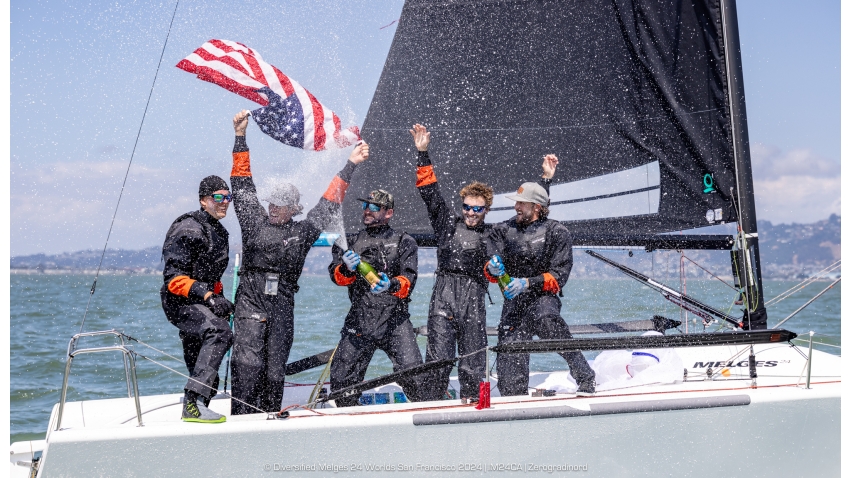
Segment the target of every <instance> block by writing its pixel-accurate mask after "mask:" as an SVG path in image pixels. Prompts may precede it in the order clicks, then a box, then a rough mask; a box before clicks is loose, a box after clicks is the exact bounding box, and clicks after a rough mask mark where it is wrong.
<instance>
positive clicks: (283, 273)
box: [230, 111, 369, 415]
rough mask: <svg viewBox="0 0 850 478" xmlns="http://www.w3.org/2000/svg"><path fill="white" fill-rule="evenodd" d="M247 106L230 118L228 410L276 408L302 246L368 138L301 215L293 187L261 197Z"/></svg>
mask: <svg viewBox="0 0 850 478" xmlns="http://www.w3.org/2000/svg"><path fill="white" fill-rule="evenodd" d="M247 128H248V111H242V112H240V113H238V114H237V115H236V116H235V117H234V118H233V129H234V132H235V133H236V141H235V144H234V146H233V171H232V172H231V173H230V184H232V185H233V196H234V203H233V206H234V208H235V209H236V217H237V218H238V219H239V226H240V227H241V229H242V252H243V262H242V267H241V268H240V270H239V276H240V281H239V288H238V290H237V293H236V314H235V317H234V333H235V338H234V345H233V361H232V363H233V397H234V398H237V399H239V400H241V401H242V402H246V403H248V404H250V405H252V406H253V407H256V408H252V407H250V406H247V405H245V404H243V403H240V402H238V401H236V400H232V401H231V414H233V415H241V414H247V413H258V410H257V408H258V409H260V410H264V411H277V410H280V405H281V401H282V400H283V388H284V379H285V375H286V362H287V360H288V359H289V352H290V349H291V348H292V341H293V328H294V309H295V293H296V292H298V279H299V278H300V277H301V271H302V269H303V268H304V260H305V259H306V257H307V253H308V252H309V251H310V248H311V247H312V246H313V243H314V242H316V239H318V238H319V235H320V234H321V233H322V231H326V230H329V229H330V228H331V227H333V226H334V225H335V224H334V223H337V222H340V223H341V221H342V219H341V217H340V205H341V204H342V200H343V198H344V197H345V190H346V189H347V188H348V184H349V182H350V181H351V175H352V174H353V173H354V170H355V168H356V167H357V165H358V164H360V163H362V162H363V161H365V160H366V159H367V158H368V157H369V145H367V144H366V143H360V144H358V145H357V146H355V148H354V150H353V151H352V153H351V155H350V156H349V158H348V161H347V162H346V164H345V167H344V168H343V169H342V171H340V172H339V173H338V174H337V175H336V176H334V178H333V179H332V180H331V183H330V185H329V186H328V188H327V190H326V191H325V193H324V195H323V196H322V197H321V198H320V199H319V201H318V203H316V206H315V207H313V208H312V209H311V210H310V211H309V212H308V213H307V217H306V219H305V220H303V221H295V220H293V219H292V218H293V217H295V216H298V215H299V214H300V213H301V211H302V209H303V207H302V206H301V204H300V198H301V195H300V193H299V191H298V189H297V188H296V187H295V186H293V185H292V184H289V183H281V184H278V185H277V186H276V187H275V188H274V189H273V190H272V191H271V193H270V194H268V195H267V196H265V197H264V198H263V199H264V200H266V201H268V202H269V207H268V212H266V210H265V209H264V208H263V206H262V205H261V204H260V201H259V198H258V197H257V189H256V187H255V185H254V179H253V177H252V174H251V159H250V152H249V150H248V144H247V142H246V141H245V132H246V130H247Z"/></svg>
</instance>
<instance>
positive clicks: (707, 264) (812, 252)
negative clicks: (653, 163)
mask: <svg viewBox="0 0 850 478" xmlns="http://www.w3.org/2000/svg"><path fill="white" fill-rule="evenodd" d="M758 226H759V241H760V244H761V258H762V269H763V273H764V276H765V277H766V278H798V277H805V276H807V275H809V274H812V273H814V272H817V271H819V270H820V269H822V268H823V267H825V266H827V265H829V264H831V263H833V262H834V261H835V260H837V259H840V258H841V217H840V216H837V215H832V216H830V217H829V219H825V220H823V221H818V222H815V223H811V224H777V225H773V224H771V223H770V222H769V221H759V223H758ZM240 250H241V247H240V246H234V247H232V248H231V253H230V255H231V264H232V263H233V262H232V261H233V256H234V255H235V254H236V252H239V251H240ZM602 252H603V253H604V254H606V255H610V257H611V258H612V259H614V260H616V261H618V262H622V263H623V264H625V265H628V266H629V267H632V268H633V269H636V270H639V271H643V272H649V273H653V274H659V273H661V272H663V273H664V274H667V275H669V274H673V273H676V274H678V267H679V262H680V259H679V257H678V253H676V252H673V251H670V252H656V253H654V254H646V253H644V252H643V251H640V250H637V251H633V255H632V256H631V257H630V256H628V255H627V254H625V252H626V251H625V250H617V249H612V250H611V251H610V252H606V251H604V250H603V251H602ZM685 254H686V256H687V257H689V258H691V259H693V260H694V261H696V262H697V263H699V264H700V265H701V266H703V267H704V268H706V269H708V270H709V271H712V272H713V273H716V274H718V275H722V276H728V275H729V274H730V266H729V253H728V252H726V251H686V252H685ZM100 255H101V251H93V250H89V251H79V252H70V253H63V254H55V255H47V254H33V255H28V256H16V257H12V259H11V264H10V266H11V269H12V272H18V273H42V272H43V273H68V272H80V273H88V272H94V270H95V269H96V268H97V264H98V262H99V261H100ZM329 261H330V248H326V247H317V248H314V249H313V250H312V251H311V252H310V254H309V256H308V257H307V261H306V262H305V264H304V273H305V274H327V266H328V263H329ZM682 261H684V262H685V263H686V273H687V274H688V275H689V276H696V277H707V273H705V272H704V271H702V270H701V269H700V268H699V267H698V266H695V265H692V264H691V263H690V261H687V260H682ZM419 263H420V272H421V273H423V274H427V273H430V272H433V271H434V269H435V268H436V255H435V253H434V250H433V249H431V250H427V249H425V250H422V251H420V260H419ZM671 269H672V270H671ZM103 271H105V272H106V273H124V274H127V273H130V274H132V273H136V274H151V273H160V272H161V271H162V262H161V249H160V246H153V247H148V248H146V249H142V250H124V249H109V250H107V251H106V255H105V257H104V260H103ZM619 276H620V274H619V272H617V271H615V270H614V269H613V268H611V267H610V266H607V265H605V264H603V263H601V262H600V261H598V260H595V259H593V258H591V257H589V256H587V255H586V254H584V253H582V252H581V251H578V250H577V251H576V252H575V266H574V268H573V277H619Z"/></svg>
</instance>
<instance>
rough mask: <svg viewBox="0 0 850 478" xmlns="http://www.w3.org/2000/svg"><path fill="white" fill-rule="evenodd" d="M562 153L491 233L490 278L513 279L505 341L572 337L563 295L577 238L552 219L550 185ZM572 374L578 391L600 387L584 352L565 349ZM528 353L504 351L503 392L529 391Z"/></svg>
mask: <svg viewBox="0 0 850 478" xmlns="http://www.w3.org/2000/svg"><path fill="white" fill-rule="evenodd" d="M557 164H558V158H557V157H556V156H555V155H553V154H549V155H547V156H546V157H545V158H544V163H543V169H544V181H543V185H541V184H537V183H524V184H523V185H522V186H520V187H519V189H518V190H517V193H516V194H515V195H513V196H508V199H510V200H513V201H516V204H515V205H514V211H516V216H514V217H513V218H512V219H509V220H507V221H505V222H502V223H499V224H496V225H494V227H493V231H492V232H491V234H490V235H489V237H488V253H489V255H490V256H491V257H492V259H491V260H490V262H488V263H487V265H486V266H485V268H484V273H485V275H486V277H487V279H488V280H490V282H496V281H497V280H498V279H497V278H498V277H499V276H501V275H502V274H505V273H507V274H508V275H509V276H510V277H511V278H512V280H511V281H510V282H509V283H508V284H507V286H506V287H505V290H504V295H505V298H506V299H507V300H505V303H504V306H503V307H502V317H501V320H500V322H499V343H500V344H502V343H507V342H516V341H525V340H531V339H532V337H533V336H535V335H536V336H538V337H540V338H541V339H564V338H572V335H571V334H570V330H569V327H567V323H566V322H565V321H564V319H563V317H561V300H560V299H559V298H558V295H559V294H560V293H561V289H562V288H563V287H564V285H565V284H566V283H567V278H568V277H569V275H570V270H571V269H572V267H573V251H572V238H571V237H570V232H569V231H568V230H567V228H566V226H564V225H563V224H561V223H560V222H558V221H555V220H552V219H549V218H548V217H547V216H548V215H549V208H548V206H549V191H548V185H549V182H550V181H551V178H552V176H554V174H555V168H556V167H557ZM560 355H561V356H562V357H563V358H564V359H565V360H566V361H567V363H568V364H569V366H570V373H571V374H572V376H573V378H574V379H575V381H576V383H578V393H579V394H581V395H589V394H593V393H595V391H596V385H595V381H594V379H595V375H594V373H593V370H592V369H591V368H590V366H589V365H588V364H587V360H586V359H585V358H584V355H582V354H581V352H578V351H574V352H562V353H560ZM528 362H529V355H528V354H504V353H501V354H499V355H498V357H497V359H496V367H497V370H498V373H499V392H500V393H501V394H502V396H508V395H525V394H527V393H528Z"/></svg>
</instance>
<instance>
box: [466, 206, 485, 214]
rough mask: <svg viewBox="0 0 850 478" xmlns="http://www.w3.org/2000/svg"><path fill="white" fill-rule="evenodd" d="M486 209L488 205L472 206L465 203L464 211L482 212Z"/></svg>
mask: <svg viewBox="0 0 850 478" xmlns="http://www.w3.org/2000/svg"><path fill="white" fill-rule="evenodd" d="M485 209H487V206H470V205H469V204H466V203H463V210H464V211H472V212H474V213H475V214H481V213H482V212H484V210H485Z"/></svg>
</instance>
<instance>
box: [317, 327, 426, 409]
mask: <svg viewBox="0 0 850 478" xmlns="http://www.w3.org/2000/svg"><path fill="white" fill-rule="evenodd" d="M378 349H380V350H383V351H384V352H385V353H386V354H387V356H388V357H389V358H390V361H391V362H392V363H393V372H398V371H401V370H405V369H408V368H410V367H415V366H417V365H421V364H422V353H421V352H419V346H418V345H417V344H416V332H414V331H413V325H411V323H410V319H405V320H404V321H402V322H401V323H399V324H398V325H395V326H393V327H391V328H390V329H389V330H388V331H387V332H386V333H385V334H384V336H383V338H382V339H381V340H374V339H370V338H367V337H365V336H362V335H357V334H354V333H349V332H347V331H345V330H343V332H342V339H341V340H340V341H339V345H338V347H337V350H336V353H335V354H334V357H333V361H332V362H331V390H339V389H341V388H345V387H348V386H350V385H354V384H355V383H360V382H362V381H363V378H364V377H365V376H366V369H367V368H368V367H369V362H370V361H371V360H372V356H373V355H374V354H375V350H378ZM419 380H420V379H419V376H414V377H408V378H406V379H401V380H399V381H398V384H399V385H401V388H402V390H404V393H405V395H407V398H408V400H410V401H412V402H417V401H420V400H421V398H420V395H421V392H420V384H419ZM360 395H361V394H359V393H358V394H355V395H351V396H349V397H344V398H340V399H337V400H336V406H338V407H350V406H353V405H357V403H358V400H360Z"/></svg>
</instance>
